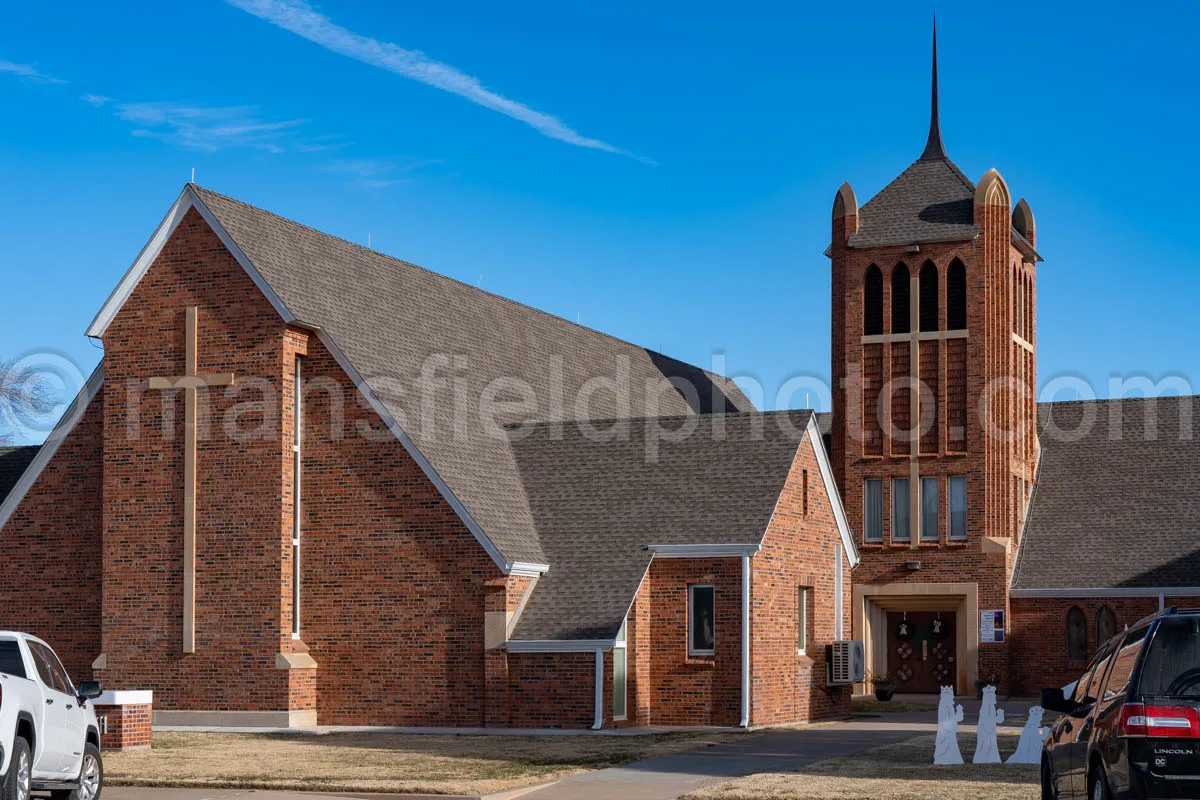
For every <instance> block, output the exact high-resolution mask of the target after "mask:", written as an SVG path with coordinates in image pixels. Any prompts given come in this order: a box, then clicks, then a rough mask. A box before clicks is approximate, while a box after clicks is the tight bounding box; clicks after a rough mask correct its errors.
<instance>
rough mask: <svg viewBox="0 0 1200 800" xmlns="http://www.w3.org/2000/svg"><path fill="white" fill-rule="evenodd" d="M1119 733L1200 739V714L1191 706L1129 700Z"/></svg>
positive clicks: (1153, 737)
mask: <svg viewBox="0 0 1200 800" xmlns="http://www.w3.org/2000/svg"><path fill="white" fill-rule="evenodd" d="M1118 733H1119V734H1120V735H1121V736H1148V737H1150V738H1152V739H1200V714H1197V713H1196V709H1194V708H1191V707H1189V706H1156V705H1148V704H1145V703H1126V704H1125V706H1124V707H1123V708H1122V709H1121V724H1120V727H1119V728H1118Z"/></svg>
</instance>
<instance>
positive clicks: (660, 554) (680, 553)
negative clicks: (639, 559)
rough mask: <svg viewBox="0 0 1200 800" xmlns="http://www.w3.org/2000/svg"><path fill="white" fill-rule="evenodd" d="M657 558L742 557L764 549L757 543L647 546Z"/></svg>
mask: <svg viewBox="0 0 1200 800" xmlns="http://www.w3.org/2000/svg"><path fill="white" fill-rule="evenodd" d="M646 549H647V550H649V551H650V552H652V553H654V557H655V558H740V557H741V556H752V555H754V554H755V553H757V552H758V551H759V550H761V549H762V543H761V542H758V543H755V544H652V545H648V546H647V547H646Z"/></svg>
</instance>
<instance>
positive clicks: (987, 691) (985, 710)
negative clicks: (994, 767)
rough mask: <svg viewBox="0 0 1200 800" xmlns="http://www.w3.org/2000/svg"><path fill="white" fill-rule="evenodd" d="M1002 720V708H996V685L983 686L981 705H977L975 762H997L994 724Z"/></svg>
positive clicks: (998, 755)
mask: <svg viewBox="0 0 1200 800" xmlns="http://www.w3.org/2000/svg"><path fill="white" fill-rule="evenodd" d="M1002 722H1004V711H1003V709H999V708H996V687H995V686H985V687H983V705H981V706H980V707H979V725H978V727H977V728H976V730H977V734H976V737H977V738H976V740H975V758H974V759H972V762H973V763H975V764H999V763H1000V748H999V747H998V746H997V744H996V726H997V725H999V724H1000V723H1002Z"/></svg>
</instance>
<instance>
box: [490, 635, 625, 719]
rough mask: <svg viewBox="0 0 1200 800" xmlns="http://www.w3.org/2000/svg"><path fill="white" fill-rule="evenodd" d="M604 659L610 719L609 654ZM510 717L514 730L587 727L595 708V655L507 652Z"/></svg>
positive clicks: (610, 679) (610, 675)
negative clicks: (606, 664) (606, 663)
mask: <svg viewBox="0 0 1200 800" xmlns="http://www.w3.org/2000/svg"><path fill="white" fill-rule="evenodd" d="M606 655H607V656H608V657H607V658H606V659H605V660H606V661H607V662H608V664H609V665H610V666H609V667H608V668H607V669H606V670H605V677H606V682H605V692H604V695H605V700H606V705H608V707H609V711H608V712H607V714H606V718H609V719H611V716H612V710H611V709H612V706H611V703H608V702H607V701H608V700H610V699H611V692H610V689H609V687H611V686H612V670H611V663H612V659H611V654H606ZM508 671H509V677H510V683H509V698H510V703H511V706H510V709H511V710H510V715H511V720H512V723H511V724H512V726H513V727H514V728H590V727H591V726H592V723H593V722H594V721H595V709H596V697H595V691H596V655H595V653H590V652H589V653H510V654H509V656H508Z"/></svg>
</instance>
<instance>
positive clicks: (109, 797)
mask: <svg viewBox="0 0 1200 800" xmlns="http://www.w3.org/2000/svg"><path fill="white" fill-rule="evenodd" d="M962 703H963V705H964V706H965V711H966V722H965V724H967V725H971V724H973V723H974V721H975V717H976V715H977V714H978V707H979V704H978V702H972V701H962ZM998 705H999V706H1000V707H1001V708H1003V709H1004V710H1005V712H1006V716H1007V720H1006V724H1008V725H1013V724H1016V725H1019V724H1021V721H1022V720H1023V717H1024V715H1025V712H1026V711H1027V709H1028V707H1029V705H1030V704H1029V703H1028V702H1020V701H1006V702H1001V703H999V704H998ZM936 730H937V713H936V712H933V711H925V712H916V713H909V714H884V715H880V716H876V717H869V718H861V717H860V718H856V719H852V720H849V721H846V722H838V723H830V724H825V725H816V726H813V727H807V728H797V729H790V730H767V731H763V732H761V733H757V734H748V735H746V736H740V737H737V738H736V739H734V740H733V741H731V742H727V743H726V744H721V745H715V746H712V747H705V748H701V749H699V750H692V751H689V752H686V753H677V754H675V755H670V756H660V757H659V758H652V759H648V760H646V761H638V762H636V763H633V764H626V765H625V766H623V767H613V768H611V769H603V770H598V771H596V772H590V773H588V774H586V775H579V776H576V777H574V778H567V779H565V780H562V781H558V782H556V783H553V784H549V785H546V786H543V787H540V788H534V789H532V790H530V789H518V790H514V791H511V792H504V793H501V794H500V795H495V796H493V797H494V800H502V799H503V800H509V799H510V798H511V799H512V800H515V798H517V797H520V798H521V800H613V798H619V800H674V798H677V797H679V796H680V795H683V794H687V793H688V792H691V791H694V790H696V789H699V788H701V787H703V786H706V785H708V784H712V783H718V782H720V781H723V780H728V779H730V778H736V777H740V776H742V775H751V774H754V773H757V772H788V771H790V770H796V769H799V768H801V767H804V766H807V765H808V764H812V763H815V762H817V761H823V760H825V759H827V758H838V757H841V756H847V755H851V754H853V753H856V752H859V751H861V750H867V749H870V748H872V747H880V746H882V745H886V744H894V743H897V742H902V741H904V740H906V739H911V738H912V737H914V736H920V735H922V734H927V733H933V732H934V731H936ZM930 758H931V759H932V754H930ZM393 797H394V798H403V800H419V798H421V797H423V796H418V795H379V794H356V793H337V792H333V793H314V792H266V791H251V790H226V789H149V788H148V789H140V788H139V789H135V788H119V787H110V788H106V789H105V790H104V800H243V799H245V800H250V798H253V800H318V798H329V799H331V800H332V799H333V798H339V799H341V800H345V798H367V799H368V800H383V798H393ZM438 800H447V798H446V797H445V796H442V797H440V798H438Z"/></svg>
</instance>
